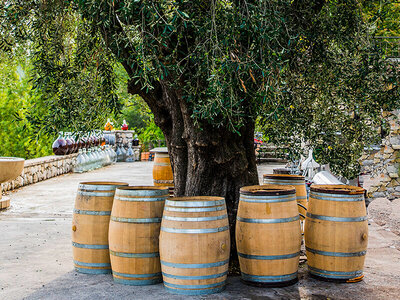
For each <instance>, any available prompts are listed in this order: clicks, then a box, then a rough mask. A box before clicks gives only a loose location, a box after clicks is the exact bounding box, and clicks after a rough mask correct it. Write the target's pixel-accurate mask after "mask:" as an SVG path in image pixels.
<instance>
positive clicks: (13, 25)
mask: <svg viewBox="0 0 400 300" xmlns="http://www.w3.org/2000/svg"><path fill="white" fill-rule="evenodd" d="M0 12H1V14H0V15H1V16H4V18H0V19H1V21H0V35H1V42H0V48H2V49H3V51H8V52H11V53H12V51H13V48H14V47H15V46H16V45H18V44H19V43H21V44H23V45H25V46H28V47H29V48H30V49H31V53H30V55H29V57H30V59H31V61H32V63H33V66H34V70H35V73H34V74H33V75H34V76H33V83H34V88H35V89H37V90H38V91H40V92H41V95H42V96H41V97H40V99H38V102H37V103H36V104H37V105H36V107H34V108H33V111H31V112H30V114H29V115H27V118H28V119H29V121H30V123H31V124H32V126H33V127H35V128H36V130H37V131H39V130H42V131H45V132H48V133H55V132H58V131H78V130H89V129H92V128H101V127H102V126H103V124H104V123H105V121H106V119H107V117H109V116H110V115H113V114H114V113H115V112H117V111H119V109H120V108H121V105H120V103H119V102H118V97H117V95H116V88H117V85H116V75H115V72H114V69H115V67H116V62H115V60H114V59H113V56H112V54H111V53H110V51H109V50H108V49H107V47H106V46H105V42H104V41H103V39H102V38H101V36H100V35H99V33H96V32H95V31H93V30H92V29H91V27H90V26H89V25H88V23H87V22H85V20H84V19H81V18H80V16H79V14H77V13H76V12H75V10H74V9H73V7H72V5H71V4H69V3H68V1H55V0H51V1H34V0H31V1H7V2H5V3H2V4H0ZM41 107H46V108H47V109H46V110H45V111H43V112H42V114H39V113H38V111H37V110H35V108H38V109H40V108H41Z"/></svg>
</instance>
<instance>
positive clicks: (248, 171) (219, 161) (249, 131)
mask: <svg viewBox="0 0 400 300" xmlns="http://www.w3.org/2000/svg"><path fill="white" fill-rule="evenodd" d="M128 90H129V91H130V92H131V93H135V92H137V90H136V89H135V86H134V85H132V84H130V85H129V88H128ZM141 96H142V97H143V98H144V99H145V101H146V102H147V103H148V105H149V107H150V109H151V110H152V112H153V113H154V120H155V122H156V124H157V125H158V126H159V127H160V128H161V130H162V131H163V133H164V135H165V139H166V143H167V146H168V151H169V156H170V159H171V165H172V168H173V174H174V185H175V190H174V195H175V196H220V197H224V198H225V200H226V205H227V210H228V217H229V224H230V233H231V259H230V273H231V274H237V273H238V272H239V267H238V258H237V252H236V243H235V224H236V214H237V207H238V201H239V189H240V188H241V187H243V186H248V185H255V184H258V175H257V166H256V157H255V151H254V121H253V120H248V121H247V123H246V125H245V126H243V127H242V128H241V129H240V131H239V132H240V135H239V134H236V133H233V132H231V131H230V130H228V129H227V128H225V127H220V128H215V127H213V126H211V125H209V124H207V123H205V122H203V123H201V128H200V127H199V126H196V125H195V123H194V120H193V119H192V118H191V112H190V109H188V106H187V103H186V102H185V100H183V99H181V97H180V96H179V94H178V93H177V92H176V91H171V90H168V88H166V86H164V85H162V84H161V85H160V87H159V89H156V90H155V91H154V92H153V95H152V96H150V95H148V94H141Z"/></svg>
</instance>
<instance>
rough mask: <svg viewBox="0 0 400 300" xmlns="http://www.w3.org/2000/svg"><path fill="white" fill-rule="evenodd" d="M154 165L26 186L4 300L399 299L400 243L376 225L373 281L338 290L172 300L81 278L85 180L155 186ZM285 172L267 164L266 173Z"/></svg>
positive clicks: (10, 238)
mask: <svg viewBox="0 0 400 300" xmlns="http://www.w3.org/2000/svg"><path fill="white" fill-rule="evenodd" d="M152 166H153V163H152V162H135V163H118V164H116V165H114V166H109V167H106V168H103V169H100V170H96V171H93V172H90V173H86V174H67V175H63V176H60V177H57V178H53V179H50V180H47V181H44V182H40V183H37V184H34V185H30V186H27V187H24V188H21V189H19V190H17V191H15V192H14V193H11V194H10V195H9V196H10V198H11V201H12V202H11V208H10V209H8V210H7V211H5V212H1V213H0V228H1V231H0V232H1V234H0V253H1V258H0V299H7V300H8V299H10V300H12V299H68V300H74V299H77V300H78V299H399V294H400V251H399V250H397V249H400V248H399V247H398V246H399V245H400V237H398V236H397V235H395V234H393V233H392V232H390V231H389V230H387V228H386V229H385V228H383V227H380V226H378V225H377V224H375V223H374V222H371V224H370V226H369V230H370V237H369V245H368V253H367V258H366V264H365V280H364V281H363V282H360V283H356V284H333V283H327V282H321V281H317V280H315V279H312V278H309V277H308V275H307V272H306V266H305V265H301V267H300V272H299V273H300V276H299V277H300V278H299V279H300V281H299V283H298V284H295V285H293V286H291V287H287V288H275V289H271V288H269V289H262V288H255V287H249V286H246V285H244V284H242V283H241V282H240V279H239V277H230V278H229V279H228V285H227V288H226V290H225V291H224V292H222V293H220V294H214V295H210V296H204V297H191V298H190V297H187V296H184V297H181V296H175V295H171V294H169V293H168V292H167V291H165V290H164V288H163V286H162V284H158V285H154V286H146V287H132V286H123V285H118V284H114V282H113V280H112V276H111V275H85V274H79V273H76V272H74V270H73V264H72V247H71V236H70V234H71V221H72V209H73V205H74V200H75V194H76V189H77V186H78V183H79V182H80V181H92V180H110V181H111V180H112V181H126V182H128V183H130V184H145V185H151V184H152V175H151V169H152ZM275 167H279V166H276V165H274V166H271V165H261V166H260V168H259V175H260V177H261V176H262V174H263V173H272V168H275Z"/></svg>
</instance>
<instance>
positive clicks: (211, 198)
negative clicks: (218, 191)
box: [167, 196, 225, 202]
mask: <svg viewBox="0 0 400 300" xmlns="http://www.w3.org/2000/svg"><path fill="white" fill-rule="evenodd" d="M167 200H168V201H176V202H180V201H189V202H190V201H196V202H198V201H219V200H225V198H224V197H218V196H188V197H173V198H172V197H171V198H168V199H167Z"/></svg>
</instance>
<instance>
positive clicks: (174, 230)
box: [161, 226, 229, 234]
mask: <svg viewBox="0 0 400 300" xmlns="http://www.w3.org/2000/svg"><path fill="white" fill-rule="evenodd" d="M228 229H229V226H223V227H217V228H201V229H181V228H169V227H162V226H161V231H164V232H169V233H191V234H195V233H214V232H222V231H226V230H228Z"/></svg>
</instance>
